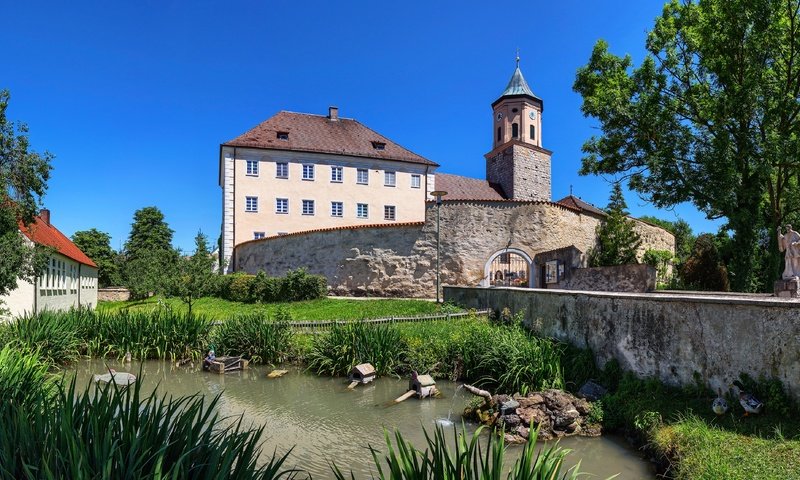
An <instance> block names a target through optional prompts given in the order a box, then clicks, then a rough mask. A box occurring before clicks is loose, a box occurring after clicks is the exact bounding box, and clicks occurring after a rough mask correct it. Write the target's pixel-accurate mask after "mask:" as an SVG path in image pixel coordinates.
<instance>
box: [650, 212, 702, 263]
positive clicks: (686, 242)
mask: <svg viewBox="0 0 800 480" xmlns="http://www.w3.org/2000/svg"><path fill="white" fill-rule="evenodd" d="M639 220H643V221H645V222H649V223H652V224H654V225H658V226H659V227H661V228H663V229H664V230H666V231H668V232H669V233H671V234H672V235H673V236H674V237H675V261H676V263H677V265H678V266H680V265H681V264H683V262H685V261H686V259H687V258H689V254H691V253H692V246H693V245H694V241H695V238H696V237H695V235H694V233H693V232H692V227H691V226H689V223H688V222H687V221H686V220H683V219H678V220H676V221H674V222H671V221H669V220H663V219H660V218H656V217H653V216H650V215H645V216H642V217H639Z"/></svg>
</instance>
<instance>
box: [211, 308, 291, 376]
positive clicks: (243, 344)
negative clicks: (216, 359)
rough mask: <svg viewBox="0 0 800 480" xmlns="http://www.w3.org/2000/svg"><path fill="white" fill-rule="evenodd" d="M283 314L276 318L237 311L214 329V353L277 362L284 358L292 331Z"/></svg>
mask: <svg viewBox="0 0 800 480" xmlns="http://www.w3.org/2000/svg"><path fill="white" fill-rule="evenodd" d="M285 318H286V317H284V318H283V319H281V318H276V321H273V320H272V319H270V318H268V317H266V316H262V315H259V314H250V315H237V316H235V317H233V318H231V319H230V320H227V321H225V322H223V323H222V324H221V325H219V326H217V328H215V329H214V333H213V336H212V338H213V343H214V345H215V346H216V352H217V354H218V355H220V354H221V355H242V356H244V357H245V358H247V359H249V360H251V361H252V362H254V363H272V364H274V363H280V362H283V361H285V360H286V359H287V357H288V355H289V348H290V346H291V343H292V342H291V340H292V331H291V329H290V327H289V324H288V323H286V319H285Z"/></svg>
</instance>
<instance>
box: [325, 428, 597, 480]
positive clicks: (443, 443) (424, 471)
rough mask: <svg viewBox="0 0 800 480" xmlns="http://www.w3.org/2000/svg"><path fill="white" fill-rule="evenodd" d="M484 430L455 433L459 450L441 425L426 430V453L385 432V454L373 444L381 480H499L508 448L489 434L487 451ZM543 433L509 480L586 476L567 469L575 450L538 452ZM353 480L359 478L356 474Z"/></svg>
mask: <svg viewBox="0 0 800 480" xmlns="http://www.w3.org/2000/svg"><path fill="white" fill-rule="evenodd" d="M482 428H483V427H481V428H479V429H478V430H476V431H475V433H473V434H472V436H470V437H469V438H468V437H467V434H466V433H465V432H464V430H463V428H462V430H461V431H460V432H459V431H457V430H456V429H454V430H453V437H454V438H453V441H452V442H451V443H452V444H453V445H454V447H453V448H451V447H450V446H449V442H448V441H447V438H446V436H445V433H444V430H443V429H442V428H441V427H436V430H435V431H434V433H433V435H432V436H431V435H429V434H428V432H427V431H425V439H426V443H427V446H426V448H425V450H424V451H421V450H419V449H417V448H415V447H414V445H413V444H411V443H410V442H408V441H407V440H405V439H404V438H403V435H402V434H401V433H400V432H398V431H395V434H394V442H393V441H392V439H391V437H390V436H389V433H388V432H385V438H386V453H381V452H380V451H378V450H377V449H375V448H374V447H372V446H370V451H371V452H372V458H373V461H374V462H375V468H376V470H377V472H378V477H377V478H379V479H381V480H408V479H414V480H428V479H430V480H434V479H435V480H494V479H496V480H500V479H501V478H503V472H504V471H505V470H506V464H505V452H506V447H505V445H504V444H503V441H502V439H501V437H497V436H496V435H494V434H491V435H489V436H488V439H487V441H486V446H485V447H482V446H481V442H480V436H481V431H482ZM537 436H538V431H532V432H531V435H530V437H529V438H528V442H527V443H526V444H525V447H524V449H523V451H522V454H521V456H520V458H519V459H517V461H516V462H514V464H513V465H512V466H511V469H510V471H508V473H507V474H506V475H505V478H506V479H507V480H539V479H541V480H575V479H577V478H578V477H579V476H581V475H585V474H582V473H580V471H579V470H580V463H579V464H578V465H576V466H575V467H572V468H566V467H565V466H564V459H565V457H566V456H567V455H568V454H569V453H570V450H568V449H564V448H561V447H558V446H557V445H551V446H545V447H543V448H542V449H541V450H540V451H539V452H538V453H537V445H536V439H537ZM332 469H333V472H334V476H335V478H336V479H337V480H345V479H346V478H347V477H346V476H345V474H344V473H342V471H341V470H340V469H339V468H338V467H337V466H336V465H335V464H334V465H333V466H332ZM350 478H351V479H355V476H354V475H353V474H352V473H351V474H350Z"/></svg>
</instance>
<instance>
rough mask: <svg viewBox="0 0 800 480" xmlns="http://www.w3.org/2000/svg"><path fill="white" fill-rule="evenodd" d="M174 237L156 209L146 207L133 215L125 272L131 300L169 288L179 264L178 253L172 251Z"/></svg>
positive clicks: (127, 244)
mask: <svg viewBox="0 0 800 480" xmlns="http://www.w3.org/2000/svg"><path fill="white" fill-rule="evenodd" d="M172 234H173V231H172V229H170V228H169V225H168V224H167V222H166V221H164V214H163V213H161V210H159V209H158V208H157V207H145V208H142V209H140V210H137V211H136V212H135V213H134V214H133V223H132V224H131V233H130V235H129V236H128V240H127V241H126V242H125V252H124V255H125V260H124V265H125V266H124V269H123V271H124V281H125V285H126V286H127V287H128V289H130V291H131V296H132V297H134V298H143V297H146V296H147V295H149V294H150V293H155V292H165V291H166V290H167V289H168V287H169V285H170V283H171V281H172V276H173V275H174V274H175V268H176V266H177V262H178V253H177V252H176V251H175V249H174V248H172Z"/></svg>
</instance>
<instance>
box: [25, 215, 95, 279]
mask: <svg viewBox="0 0 800 480" xmlns="http://www.w3.org/2000/svg"><path fill="white" fill-rule="evenodd" d="M19 229H20V231H21V232H22V233H23V234H24V235H25V236H26V237H28V239H30V240H31V241H32V242H34V243H38V244H39V245H44V246H47V247H52V248H54V249H55V250H56V251H57V252H58V253H60V254H61V255H64V256H65V257H68V258H71V259H72V260H75V261H76V262H78V263H82V264H84V265H88V266H90V267H95V268H97V265H96V264H95V263H94V262H93V261H92V259H91V258H89V257H87V256H86V254H85V253H83V252H82V251H81V249H80V248H78V246H77V245H75V244H74V243H72V240H70V239H69V238H67V237H66V235H64V234H63V233H61V232H59V231H58V229H57V228H56V227H54V226H52V225H50V224H48V223H46V222H45V221H44V220H42V218H41V217H36V218H35V219H34V222H33V223H32V224H30V225H28V226H25V225H23V224H22V223H20V224H19Z"/></svg>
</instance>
